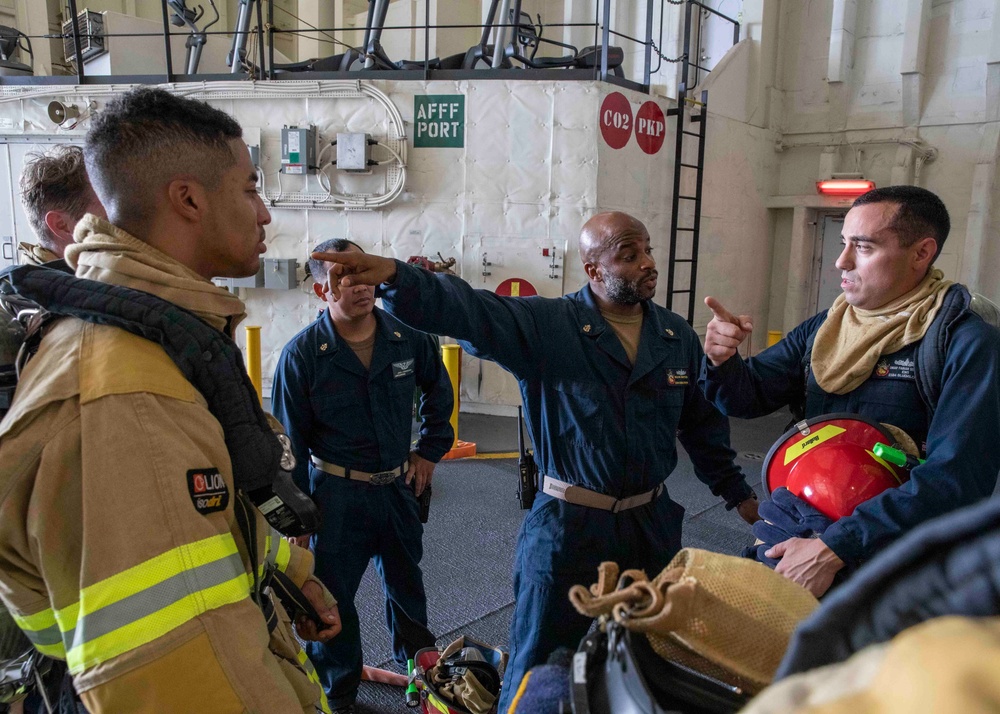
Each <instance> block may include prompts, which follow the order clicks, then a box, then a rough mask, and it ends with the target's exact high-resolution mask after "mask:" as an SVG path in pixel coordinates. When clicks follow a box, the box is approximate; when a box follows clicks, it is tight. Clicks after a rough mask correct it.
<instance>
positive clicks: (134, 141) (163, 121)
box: [84, 87, 243, 237]
mask: <svg viewBox="0 0 1000 714" xmlns="http://www.w3.org/2000/svg"><path fill="white" fill-rule="evenodd" d="M242 136H243V130H242V129H241V128H240V125H239V124H238V123H237V122H236V120H235V119H233V118H232V117H231V116H229V115H228V114H226V113H225V112H223V111H220V110H218V109H215V108H213V107H210V106H209V105H208V104H205V103H204V102H199V101H196V100H194V99H185V98H183V97H178V96H175V95H173V94H171V93H170V92H168V91H166V90H163V89H154V88H151V87H141V88H139V89H133V90H131V91H129V92H126V93H125V94H123V95H121V96H120V97H116V98H115V99H113V100H111V101H110V102H108V104H107V106H106V107H105V108H104V109H103V110H102V111H101V112H100V113H98V114H97V116H96V117H95V118H94V120H93V121H92V125H91V129H90V131H89V132H87V139H86V144H85V145H84V155H85V156H86V159H87V171H88V173H89V174H90V178H91V181H92V183H93V185H94V189H95V190H96V192H97V196H98V198H100V199H101V203H103V204H104V207H105V209H106V210H107V212H108V218H109V219H110V220H111V222H112V223H114V224H116V225H117V226H119V227H120V228H123V229H125V230H126V231H129V232H130V233H132V234H133V235H136V236H137V237H142V233H143V232H144V229H145V228H146V227H147V226H148V224H149V221H150V220H151V219H152V217H153V215H154V214H155V210H156V205H155V204H156V200H157V196H158V194H159V192H160V190H161V189H162V188H163V187H164V186H166V185H167V184H168V183H170V182H171V181H173V180H174V179H177V178H181V177H184V178H192V179H194V180H196V181H198V182H199V183H201V184H202V185H203V186H205V188H207V189H208V190H210V191H211V190H214V189H216V188H218V186H219V182H220V180H221V178H222V174H223V173H225V171H226V170H227V169H229V168H231V167H232V166H234V165H235V164H236V157H235V156H234V155H233V151H232V149H231V147H230V146H229V142H230V141H232V140H233V139H240V138H242Z"/></svg>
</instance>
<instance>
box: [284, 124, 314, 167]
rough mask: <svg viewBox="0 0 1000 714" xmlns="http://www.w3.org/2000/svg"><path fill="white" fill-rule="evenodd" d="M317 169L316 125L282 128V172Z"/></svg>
mask: <svg viewBox="0 0 1000 714" xmlns="http://www.w3.org/2000/svg"><path fill="white" fill-rule="evenodd" d="M315 171H316V127H314V126H308V127H298V126H286V127H283V128H282V130H281V173H283V174H311V173H315Z"/></svg>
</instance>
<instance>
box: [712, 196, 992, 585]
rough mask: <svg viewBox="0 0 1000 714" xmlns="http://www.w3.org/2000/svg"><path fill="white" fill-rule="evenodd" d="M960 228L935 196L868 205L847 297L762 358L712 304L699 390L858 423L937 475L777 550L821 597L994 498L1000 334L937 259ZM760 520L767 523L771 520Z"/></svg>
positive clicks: (859, 212) (851, 227)
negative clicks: (849, 417)
mask: <svg viewBox="0 0 1000 714" xmlns="http://www.w3.org/2000/svg"><path fill="white" fill-rule="evenodd" d="M949 228H950V221H949V218H948V212H947V210H946V208H945V206H944V204H943V203H942V202H941V200H940V199H939V198H938V197H937V196H936V195H934V194H933V193H931V192H930V191H927V190H925V189H921V188H917V187H914V186H892V187H888V188H881V189H875V190H873V191H869V192H868V193H866V194H864V195H863V196H861V197H860V198H858V199H857V200H856V201H855V202H854V204H853V207H852V208H851V210H850V212H849V213H848V214H847V216H846V218H845V220H844V228H843V243H844V249H843V252H842V253H841V255H840V257H839V258H838V259H837V263H836V265H837V268H838V269H839V270H840V271H841V274H842V282H841V287H842V289H843V294H842V295H840V296H839V297H838V298H837V299H836V300H835V301H834V303H833V306H832V307H831V308H830V309H829V310H827V311H824V312H821V313H819V314H818V315H815V316H814V317H812V318H810V319H808V320H806V321H805V322H803V323H802V324H801V325H799V326H798V327H796V328H795V329H793V330H792V331H791V332H790V333H789V334H788V335H787V336H786V337H785V338H784V339H783V340H781V341H780V342H779V343H778V344H776V345H774V346H773V347H770V348H768V349H767V350H765V351H763V352H762V353H760V354H759V355H757V356H756V357H752V358H750V359H748V360H744V359H742V358H741V357H740V356H739V355H738V354H737V352H736V349H737V347H738V346H739V345H740V344H741V343H742V342H743V341H744V340H745V339H746V337H747V336H748V335H749V333H750V332H751V330H752V329H753V324H752V322H751V320H750V318H749V317H748V316H746V315H734V314H732V313H730V312H729V311H728V310H726V309H725V307H723V306H722V305H721V304H720V303H719V302H718V301H717V300H715V299H714V298H711V297H709V298H706V300H705V303H706V304H707V305H708V306H709V308H711V309H712V311H713V313H714V317H713V319H712V320H711V322H709V324H708V329H707V332H706V336H705V355H706V358H705V360H704V367H703V370H702V375H701V380H700V382H701V386H702V388H703V389H704V390H705V393H706V396H707V397H708V399H709V400H710V401H712V402H713V403H714V404H715V405H716V406H717V407H718V408H719V409H720V410H721V411H722V412H723V413H725V414H727V415H729V416H738V417H743V418H750V417H756V416H762V415H765V414H769V413H771V412H773V411H776V410H777V409H779V408H781V407H783V406H785V405H796V404H802V403H803V400H804V409H803V412H804V416H805V417H817V416H819V415H824V414H831V413H849V414H857V415H860V416H861V417H864V418H866V419H868V420H871V421H873V422H879V423H885V424H891V425H893V426H895V427H898V428H899V429H901V430H903V431H904V432H906V434H908V435H909V436H910V437H911V438H912V439H913V441H914V442H915V443H916V444H917V445H918V447H919V449H920V452H921V453H920V456H925V457H926V463H923V464H920V465H919V466H916V467H915V468H913V469H912V470H911V471H910V474H909V480H908V481H907V482H906V483H904V484H903V485H901V486H900V487H898V488H890V489H888V490H886V491H884V492H882V493H880V494H878V495H877V496H875V497H873V498H871V499H869V500H867V501H865V502H864V503H862V504H860V505H859V506H857V508H856V509H854V511H853V512H852V513H851V515H849V516H846V517H843V518H840V519H839V520H836V521H835V522H834V523H832V524H831V525H830V526H829V527H827V528H826V529H825V530H824V531H823V533H822V535H821V537H818V538H802V537H793V538H789V539H787V540H785V541H783V542H780V543H777V544H776V545H774V547H772V548H770V549H768V550H767V557H768V558H774V559H780V563H778V564H777V567H776V570H777V572H779V573H781V574H783V575H785V576H786V577H788V578H790V579H792V580H794V581H796V582H798V583H800V584H801V585H803V586H804V587H806V588H807V589H809V590H810V591H811V592H812V593H813V594H814V595H816V596H820V595H822V594H823V593H824V592H826V590H827V589H828V588H829V587H830V585H831V583H832V581H833V578H834V576H835V575H836V574H837V573H838V571H840V570H841V569H843V568H844V566H845V565H857V564H860V563H861V562H864V561H866V560H868V559H870V558H871V557H872V556H874V555H875V554H876V553H877V552H878V551H880V550H882V549H883V548H885V547H886V546H887V545H889V544H890V543H891V542H893V541H894V540H896V539H897V538H899V537H900V536H902V535H903V534H904V533H906V532H907V531H909V530H910V529H912V528H914V527H915V526H917V525H918V524H920V523H922V522H924V521H927V520H930V519H931V518H934V517H935V516H939V515H941V514H944V513H947V512H949V511H953V510H955V509H958V508H961V507H963V506H967V505H969V504H971V503H974V502H976V501H978V500H980V499H983V498H987V497H989V496H990V494H991V493H992V492H993V489H994V487H995V486H996V481H997V465H996V463H991V462H989V461H988V460H986V459H984V458H983V453H984V450H985V449H986V448H988V447H990V446H992V445H995V444H997V443H1000V381H998V380H997V375H998V374H1000V330H997V329H996V328H995V327H993V326H992V325H990V324H988V323H987V322H986V321H984V320H983V319H982V318H981V317H980V316H979V315H978V314H977V310H976V309H975V298H974V297H973V296H971V295H970V293H969V292H968V290H966V288H965V287H963V286H962V285H959V284H954V283H951V282H949V281H946V280H944V277H943V274H942V273H941V271H940V270H938V269H936V268H934V265H933V263H934V260H935V259H936V258H937V256H938V255H939V254H940V252H941V247H942V244H943V243H944V240H945V238H946V237H947V235H948V231H949ZM763 512H764V509H762V515H763V514H764V513H763Z"/></svg>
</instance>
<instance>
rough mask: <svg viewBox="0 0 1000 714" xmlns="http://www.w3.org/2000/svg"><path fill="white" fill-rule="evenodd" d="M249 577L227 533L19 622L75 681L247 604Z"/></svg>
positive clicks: (152, 561)
mask: <svg viewBox="0 0 1000 714" xmlns="http://www.w3.org/2000/svg"><path fill="white" fill-rule="evenodd" d="M247 578H248V576H247V572H246V570H245V568H244V566H243V561H242V559H241V558H240V554H239V551H238V550H237V549H236V541H235V540H233V536H232V535H231V534H229V533H226V534H224V535H218V536H212V537H211V538H205V539H204V540H200V541H197V542H194V543H189V544H188V545H182V546H180V547H179V548H174V549H173V550H169V551H167V552H166V553H163V554H161V555H158V556H156V557H155V558H152V559H150V560H147V561H146V562H144V563H140V564H139V565H136V566H134V567H132V568H129V569H128V570H125V571H123V572H121V573H118V574H116V575H112V576H111V577H110V578H107V579H105V580H102V581H100V582H97V583H94V584H93V585H88V586H87V587H86V588H84V589H83V590H81V591H80V600H79V601H78V602H75V603H73V604H72V605H69V606H67V607H64V608H61V609H60V610H56V611H55V612H54V613H53V611H52V610H45V611H43V612H39V613H35V614H33V615H30V616H27V617H23V618H20V617H19V618H17V622H18V625H19V626H20V627H21V629H22V630H24V632H25V634H26V635H27V636H28V638H29V639H30V640H31V641H32V642H33V643H34V644H35V647H36V648H38V650H39V651H41V652H42V653H44V654H50V655H53V656H56V657H60V658H62V657H65V659H66V661H67V663H68V664H69V669H70V672H72V673H73V674H79V673H81V672H83V671H84V670H85V669H89V668H91V667H94V666H96V665H99V664H101V663H102V662H106V661H108V660H110V659H112V658H114V657H117V656H119V655H122V654H124V653H126V652H129V651H131V650H134V649H136V648H137V647H140V646H142V645H144V644H146V643H148V642H152V641H153V640H155V639H157V638H159V637H162V636H163V635H165V634H167V633H168V632H170V631H171V630H174V629H176V628H177V627H180V626H181V625H183V624H184V623H185V622H187V621H189V620H191V619H192V618H194V617H197V616H198V615H201V614H203V613H205V612H208V611H209V610H214V609H215V608H219V607H222V606H224V605H229V604H231V603H236V602H239V601H240V600H242V599H244V598H246V597H248V596H249V593H250V589H249V584H248V579H247ZM57 633H58V634H59V635H61V637H60V638H59V639H61V642H56V635H57Z"/></svg>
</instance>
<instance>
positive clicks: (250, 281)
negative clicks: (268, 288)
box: [229, 260, 264, 288]
mask: <svg viewBox="0 0 1000 714" xmlns="http://www.w3.org/2000/svg"><path fill="white" fill-rule="evenodd" d="M229 285H230V286H231V287H234V288H262V287H264V261H263V260H262V261H260V267H259V268H258V269H257V272H256V273H254V274H253V275H249V276H247V277H245V278H229Z"/></svg>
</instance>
